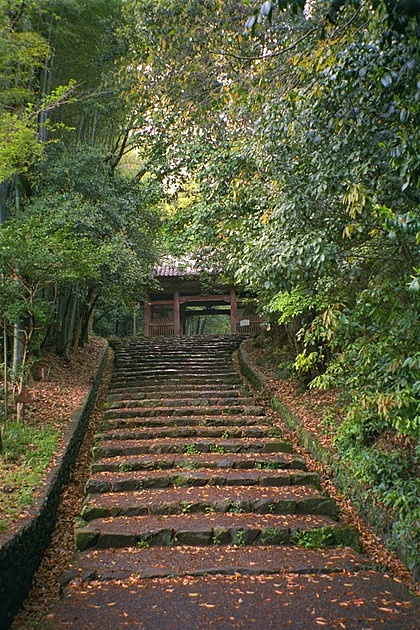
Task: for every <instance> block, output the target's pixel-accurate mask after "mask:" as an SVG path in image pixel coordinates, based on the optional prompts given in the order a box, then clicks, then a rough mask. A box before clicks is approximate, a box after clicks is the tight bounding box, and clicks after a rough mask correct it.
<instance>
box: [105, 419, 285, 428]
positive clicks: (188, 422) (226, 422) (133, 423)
mask: <svg viewBox="0 0 420 630" xmlns="http://www.w3.org/2000/svg"><path fill="white" fill-rule="evenodd" d="M205 426H212V427H226V428H227V427H253V426H264V427H267V426H268V427H270V428H272V429H273V431H274V430H275V428H274V427H273V421H272V419H271V418H269V417H265V416H242V415H237V416H170V417H157V418H155V417H151V418H147V417H146V418H111V419H107V420H102V422H101V429H104V430H108V429H112V430H113V429H133V428H135V427H145V428H147V427H156V428H158V427H168V428H169V427H205Z"/></svg>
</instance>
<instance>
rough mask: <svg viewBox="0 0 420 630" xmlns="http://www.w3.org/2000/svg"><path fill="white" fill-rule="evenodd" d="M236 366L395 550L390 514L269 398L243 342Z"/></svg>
mask: <svg viewBox="0 0 420 630" xmlns="http://www.w3.org/2000/svg"><path fill="white" fill-rule="evenodd" d="M238 363H239V368H240V370H241V374H242V375H243V376H244V377H245V378H246V379H247V380H248V381H249V382H250V384H251V385H252V387H253V388H254V389H256V390H257V391H259V392H261V393H265V394H266V395H267V397H268V398H269V404H270V407H271V409H273V411H275V412H276V413H277V414H278V415H279V417H280V418H281V419H282V420H283V421H284V422H285V423H286V425H287V426H288V427H289V429H293V430H294V431H296V434H297V436H298V438H299V442H300V443H301V444H302V446H303V447H304V448H305V449H306V450H307V451H308V453H309V454H310V455H311V456H312V457H313V458H314V459H316V460H317V461H319V462H321V463H322V464H324V466H326V467H327V468H328V469H329V472H330V474H331V479H332V481H333V483H334V485H335V486H336V487H337V488H339V489H340V490H341V491H343V492H344V493H345V495H346V496H348V497H350V499H351V501H352V502H353V504H354V506H355V507H356V509H357V511H358V514H359V515H360V516H361V517H362V519H363V520H364V521H365V523H366V524H367V525H368V526H369V527H371V528H372V529H373V530H374V531H375V532H376V534H377V535H378V536H379V537H380V538H381V540H382V541H383V542H384V543H385V544H388V545H389V547H391V548H395V545H396V543H395V541H394V539H393V531H392V528H393V520H392V515H391V514H390V513H389V512H387V511H386V509H383V508H380V507H379V506H378V504H377V503H375V501H374V499H372V498H371V497H370V496H369V494H368V493H367V492H366V488H364V487H363V485H362V484H361V483H360V481H359V480H358V479H356V478H355V477H354V476H353V475H352V474H351V471H350V470H349V469H348V468H347V466H346V465H345V464H343V463H341V462H340V461H339V460H338V459H337V458H335V457H334V456H333V454H332V453H331V452H330V451H329V450H328V449H326V448H325V447H323V446H322V445H321V444H320V443H319V442H318V439H317V436H316V435H315V434H314V433H312V431H308V430H307V429H305V428H304V427H303V426H302V423H301V421H300V419H299V418H298V416H296V415H295V414H294V413H292V411H291V410H290V409H289V408H288V407H287V406H286V405H285V404H284V403H282V402H281V401H280V400H279V399H278V398H277V397H276V396H275V395H273V393H272V392H271V390H270V388H269V386H268V385H267V379H266V377H265V376H264V374H262V373H261V372H260V371H259V370H257V369H256V368H254V367H253V366H252V365H251V361H250V359H249V356H248V353H247V351H246V350H245V348H244V344H243V343H242V345H241V346H240V348H239V351H238ZM396 553H397V555H398V557H399V558H400V559H401V560H402V561H403V562H406V558H407V553H406V549H405V548H404V546H403V545H402V544H401V542H400V541H399V544H398V546H397V547H396ZM411 573H412V575H413V578H414V579H415V580H418V579H420V565H416V566H415V567H414V568H413V569H412V571H411Z"/></svg>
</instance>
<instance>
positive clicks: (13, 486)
mask: <svg viewBox="0 0 420 630" xmlns="http://www.w3.org/2000/svg"><path fill="white" fill-rule="evenodd" d="M58 435H59V431H58V429H57V428H56V427H54V426H48V425H47V426H44V425H39V424H37V425H27V424H22V423H19V422H9V423H8V424H7V425H6V426H5V427H4V428H3V436H2V437H3V450H2V454H1V466H0V483H1V486H2V488H3V489H5V488H7V490H4V491H3V492H2V496H1V501H0V521H1V522H3V523H6V522H7V521H8V520H9V519H10V518H14V517H16V516H18V515H19V514H20V513H21V512H22V511H23V510H24V509H25V508H27V507H29V506H30V505H32V504H33V502H34V493H33V490H34V488H35V487H36V486H37V484H38V483H39V480H40V479H41V477H42V476H43V475H44V474H45V470H46V468H47V467H48V466H49V464H50V462H51V458H52V455H53V453H54V451H55V449H56V448H57V444H58ZM8 464H13V471H14V472H13V478H12V479H11V478H10V475H9V473H8Z"/></svg>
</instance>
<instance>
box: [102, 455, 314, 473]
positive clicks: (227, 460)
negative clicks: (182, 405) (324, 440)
mask: <svg viewBox="0 0 420 630" xmlns="http://www.w3.org/2000/svg"><path fill="white" fill-rule="evenodd" d="M172 468H173V469H176V470H179V469H181V470H184V469H185V470H196V469H197V468H208V469H215V468H219V469H222V470H225V469H232V470H253V469H257V470H266V471H270V470H289V469H293V470H306V464H305V460H304V459H303V457H300V456H299V455H293V454H289V453H284V454H282V455H272V454H267V455H264V454H256V453H241V454H236V453H224V454H222V455H220V454H219V453H197V454H195V455H185V454H172V455H149V456H147V455H143V456H137V455H133V456H128V457H127V456H126V457H120V456H116V457H108V458H104V459H100V460H98V461H96V462H93V464H92V473H97V472H105V471H114V472H118V471H124V470H125V471H130V470H170V469H172Z"/></svg>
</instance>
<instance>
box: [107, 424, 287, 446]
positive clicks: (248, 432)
mask: <svg viewBox="0 0 420 630" xmlns="http://www.w3.org/2000/svg"><path fill="white" fill-rule="evenodd" d="M278 433H279V431H278V429H276V427H269V428H267V427H260V426H251V427H247V426H239V427H229V426H219V427H214V426H192V427H190V426H183V427H180V426H178V427H134V428H121V429H120V428H115V429H111V428H110V429H109V430H107V431H103V432H101V433H97V434H96V436H95V440H96V442H97V443H98V442H101V441H110V440H118V441H121V440H153V439H159V438H184V439H186V438H202V437H203V438H214V439H217V438H223V439H229V438H234V439H240V438H267V437H268V438H270V437H279V435H278Z"/></svg>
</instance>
